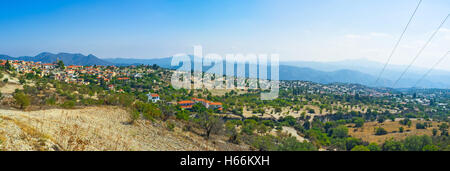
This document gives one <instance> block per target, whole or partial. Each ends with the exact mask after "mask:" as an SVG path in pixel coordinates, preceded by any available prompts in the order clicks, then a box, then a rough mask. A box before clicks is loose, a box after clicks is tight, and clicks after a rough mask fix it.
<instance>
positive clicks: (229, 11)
mask: <svg viewBox="0 0 450 171" xmlns="http://www.w3.org/2000/svg"><path fill="white" fill-rule="evenodd" d="M417 2H418V1H416V0H395V1H393V0H372V1H369V0H314V1H313V0H131V1H130V0H39V1H36V0H0V35H1V36H0V54H8V55H11V56H23V55H30V56H34V55H36V54H38V53H40V52H44V51H46V52H53V53H58V52H77V53H83V54H94V55H96V56H98V57H101V58H113V57H133V58H155V57H165V56H171V55H174V54H177V53H193V48H192V46H194V45H202V46H203V48H204V51H205V53H219V54H223V55H224V54H226V53H279V54H280V55H281V60H304V61H339V60H346V59H361V58H366V59H370V60H374V61H379V62H384V61H386V60H387V57H388V54H389V52H390V50H391V49H392V47H393V45H394V43H395V40H396V39H397V38H398V36H399V35H400V33H401V31H402V29H403V27H404V26H405V25H406V22H407V20H408V19H409V17H410V15H411V13H412V11H413V9H414V7H415V6H416V5H417ZM448 13H450V2H448V0H424V1H423V3H422V6H421V8H420V9H419V11H418V13H417V16H416V18H415V20H414V21H413V23H412V25H411V27H410V29H409V30H408V32H407V33H406V36H405V39H404V40H403V41H402V44H401V46H400V48H399V50H398V53H396V54H395V55H394V56H393V59H392V63H394V64H409V61H411V60H412V58H413V57H414V55H415V54H416V53H417V51H418V50H419V48H420V47H421V46H422V45H423V44H424V42H425V41H426V39H427V38H428V37H429V36H430V35H431V33H432V32H433V30H434V29H436V28H437V26H438V25H439V24H440V22H441V21H442V20H443V19H444V18H445V16H446V15H447V14H448ZM448 50H450V21H449V22H448V23H447V24H445V26H444V28H443V29H441V31H440V32H439V34H438V35H437V36H436V39H435V40H434V41H433V43H432V44H431V46H430V47H429V48H427V49H426V51H425V52H424V53H423V55H422V56H421V58H419V59H418V61H417V62H416V63H415V65H416V66H421V67H427V66H430V65H432V64H433V63H434V62H436V61H437V60H438V58H439V57H440V56H442V54H444V53H445V52H446V51H448ZM439 68H441V69H448V68H450V59H449V60H445V61H444V62H443V63H442V64H441V65H440V66H439Z"/></svg>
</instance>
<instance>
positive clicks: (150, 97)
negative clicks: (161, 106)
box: [147, 93, 160, 103]
mask: <svg viewBox="0 0 450 171" xmlns="http://www.w3.org/2000/svg"><path fill="white" fill-rule="evenodd" d="M147 97H148V101H152V103H156V102H158V101H159V100H160V99H159V95H158V94H154V93H149V94H147Z"/></svg>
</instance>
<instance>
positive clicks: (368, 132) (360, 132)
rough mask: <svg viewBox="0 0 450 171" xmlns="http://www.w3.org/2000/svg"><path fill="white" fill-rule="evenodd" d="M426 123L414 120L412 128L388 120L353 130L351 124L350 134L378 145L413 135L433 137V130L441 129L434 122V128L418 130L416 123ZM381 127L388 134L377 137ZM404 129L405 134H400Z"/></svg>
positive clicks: (365, 124) (366, 124) (370, 123)
mask: <svg viewBox="0 0 450 171" xmlns="http://www.w3.org/2000/svg"><path fill="white" fill-rule="evenodd" d="M424 122H425V121H420V120H412V124H411V127H408V126H405V125H401V124H400V123H399V122H398V121H395V122H393V121H391V120H387V121H385V122H384V123H378V122H367V123H364V126H363V127H361V128H353V126H354V125H353V124H349V125H348V126H349V127H350V128H349V134H350V135H351V136H352V137H355V138H361V139H362V140H364V141H368V142H375V143H378V144H382V143H383V142H385V141H386V140H389V139H390V138H393V139H396V140H401V139H404V138H406V137H407V136H412V135H430V136H431V135H433V132H432V130H433V128H436V129H439V128H438V125H439V123H437V122H432V127H429V128H427V129H416V123H424ZM378 127H381V128H384V129H385V130H386V131H387V132H388V134H386V135H375V129H376V128H378ZM400 127H403V128H404V132H403V133H400V132H399V128H400Z"/></svg>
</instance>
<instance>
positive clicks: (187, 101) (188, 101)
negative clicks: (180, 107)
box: [178, 100, 195, 104]
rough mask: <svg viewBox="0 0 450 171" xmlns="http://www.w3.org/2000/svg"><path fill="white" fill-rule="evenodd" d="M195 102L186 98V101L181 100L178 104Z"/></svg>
mask: <svg viewBox="0 0 450 171" xmlns="http://www.w3.org/2000/svg"><path fill="white" fill-rule="evenodd" d="M193 103H195V102H193V101H190V100H184V101H179V102H178V104H193Z"/></svg>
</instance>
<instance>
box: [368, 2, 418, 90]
mask: <svg viewBox="0 0 450 171" xmlns="http://www.w3.org/2000/svg"><path fill="white" fill-rule="evenodd" d="M420 4H422V0H420V1H419V4H417V7H416V9H415V10H414V12H413V14H412V15H411V18H409V21H408V24H406V27H405V29H403V32H402V34H401V36H400V38H399V39H398V40H397V43H396V44H395V46H394V49H392V51H391V54H390V55H389V58H388V60H387V61H386V64H384V67H383V69H382V70H381V72H380V74H379V75H378V77H377V80H376V81H375V86H377V84H378V81H380V78H381V75H383V73H384V70H386V67H387V65H388V64H389V62H390V61H391V59H392V56H393V55H394V53H395V51H397V48H398V46H399V45H400V42H401V41H402V40H403V37H404V36H405V33H406V31H407V30H408V27H409V25H410V24H411V21H412V20H413V18H414V16H415V15H416V13H417V10H418V9H419V7H420Z"/></svg>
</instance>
